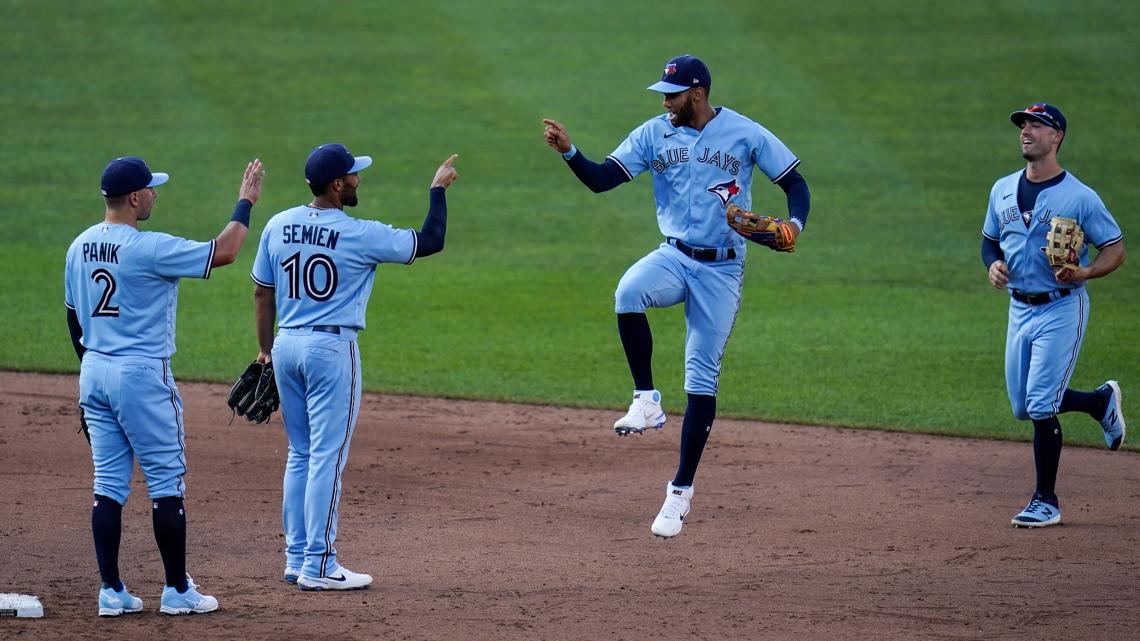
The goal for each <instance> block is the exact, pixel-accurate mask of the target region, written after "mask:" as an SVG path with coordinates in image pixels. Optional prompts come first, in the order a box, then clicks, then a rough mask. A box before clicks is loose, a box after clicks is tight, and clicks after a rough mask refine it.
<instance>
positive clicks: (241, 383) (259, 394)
mask: <svg viewBox="0 0 1140 641" xmlns="http://www.w3.org/2000/svg"><path fill="white" fill-rule="evenodd" d="M226 404H227V405H229V406H230V409H231V410H233V412H234V414H235V415H237V416H244V417H245V418H246V420H248V421H251V422H253V423H265V422H268V421H269V417H270V416H272V415H273V412H276V411H277V408H278V407H280V406H281V397H280V396H278V394H277V381H276V380H275V379H274V377H273V363H265V364H264V365H263V364H261V363H258V362H253V363H250V364H249V367H247V368H245V371H244V372H242V374H241V376H239V377H238V379H237V382H236V383H234V386H233V388H231V389H230V396H229V398H228V399H226Z"/></svg>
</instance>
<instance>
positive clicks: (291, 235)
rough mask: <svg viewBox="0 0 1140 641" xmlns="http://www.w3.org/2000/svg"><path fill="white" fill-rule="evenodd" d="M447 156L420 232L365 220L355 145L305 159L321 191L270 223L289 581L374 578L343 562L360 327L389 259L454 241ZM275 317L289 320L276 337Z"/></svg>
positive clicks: (269, 346)
mask: <svg viewBox="0 0 1140 641" xmlns="http://www.w3.org/2000/svg"><path fill="white" fill-rule="evenodd" d="M456 158H457V156H452V157H450V158H448V159H447V160H446V161H445V162H444V163H443V164H442V165H440V166H439V169H437V170H436V172H435V177H434V178H433V179H432V183H431V190H430V193H429V202H430V204H429V207H428V213H427V217H426V218H425V219H424V224H423V227H422V228H421V229H420V231H419V233H416V232H415V231H414V230H411V229H395V228H393V227H390V226H388V225H385V224H384V223H380V222H377V221H373V220H360V219H357V218H353V217H351V216H349V215H348V214H346V213H345V212H344V210H345V209H346V208H348V207H355V206H356V204H357V196H356V190H357V187H358V186H359V185H360V176H359V175H358V172H360V171H363V170H364V169H367V168H368V167H369V166H370V165H371V164H372V159H371V158H370V157H368V156H355V157H354V156H353V155H352V154H351V153H349V151H348V149H347V148H345V146H344V145H338V144H330V145H322V146H320V147H317V148H316V149H314V150H313V151H312V153H311V154H309V158H308V160H307V161H306V162H305V181H306V182H308V183H309V189H310V191H312V193H313V200H312V202H310V203H309V204H308V205H301V206H299V207H294V208H292V209H287V210H285V211H283V212H281V213H279V214H277V215H276V216H274V217H273V218H271V219H270V220H269V222H268V223H267V224H266V226H265V230H264V231H263V232H262V234H261V245H260V247H259V248H258V252H257V257H256V258H255V259H254V263H253V273H252V274H251V275H252V277H253V281H254V283H256V286H255V288H254V313H255V316H256V323H257V340H258V343H259V345H260V348H261V352H260V353H259V354H258V356H257V361H258V362H260V363H269V362H272V363H273V366H274V373H275V375H276V379H277V389H278V391H279V392H280V395H281V415H282V418H283V420H284V422H285V433H286V435H287V436H288V438H289V456H288V460H287V461H286V464H285V480H284V492H283V494H284V497H283V500H282V509H281V518H282V523H283V526H284V530H285V572H284V579H285V581H287V582H289V583H296V584H297V586H298V587H300V588H301V589H302V590H357V589H360V588H366V587H368V586H369V585H370V584H371V583H372V577H371V576H369V575H368V574H362V573H357V572H353V571H351V570H349V569H348V568H346V567H344V566H342V565H340V563H338V559H337V554H336V547H335V546H334V543H335V542H336V535H337V524H338V521H339V519H340V515H339V513H338V507H339V505H340V495H341V490H342V488H343V485H344V478H343V475H344V468H345V465H346V464H347V462H348V450H349V445H350V444H351V443H352V434H353V430H354V429H355V427H356V419H357V417H358V416H359V414H360V389H361V388H360V377H361V374H360V352H359V351H358V349H357V346H356V335H357V332H358V331H360V330H362V329H364V310H365V309H366V308H367V307H368V297H369V296H370V295H371V293H372V283H373V280H374V279H375V277H376V266H377V265H378V264H380V263H402V264H405V265H410V264H411V263H412V261H414V260H415V259H417V258H420V257H422V256H430V255H432V254H435V253H437V252H439V251H441V250H442V249H443V241H444V235H445V233H446V231H447V201H446V199H445V196H444V192H445V191H446V189H447V187H448V186H449V185H451V183H452V182H454V181H455V179H456V178H457V177H458V174H457V173H456V171H455V168H454V167H452V166H451V165H452V163H453V162H454V161H455V159H456ZM274 322H276V323H277V325H278V326H279V330H278V332H277V337H276V338H274V336H273V325H274Z"/></svg>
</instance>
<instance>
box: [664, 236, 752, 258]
mask: <svg viewBox="0 0 1140 641" xmlns="http://www.w3.org/2000/svg"><path fill="white" fill-rule="evenodd" d="M668 243H669V244H670V245H672V246H674V247H676V248H677V249H679V250H681V253H682V254H684V255H686V256H688V257H689V258H692V259H693V260H699V261H701V262H702V263H709V262H712V261H714V260H716V255H717V252H718V251H719V250H718V249H717V248H716V247H689V246H688V245H686V244H685V243H682V242H681V241H680V240H677V239H676V238H670V239H668ZM724 258H725V260H732V259H734V258H736V250H735V249H733V248H732V247H729V248H728V249H726V250H724Z"/></svg>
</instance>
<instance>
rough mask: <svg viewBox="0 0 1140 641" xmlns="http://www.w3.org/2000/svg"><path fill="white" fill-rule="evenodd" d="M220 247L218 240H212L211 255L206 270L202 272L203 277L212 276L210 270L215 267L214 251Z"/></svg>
mask: <svg viewBox="0 0 1140 641" xmlns="http://www.w3.org/2000/svg"><path fill="white" fill-rule="evenodd" d="M217 249H218V241H217V240H211V241H210V256H209V257H208V258H207V259H206V271H205V273H203V274H202V278H209V277H210V270H211V269H213V268H214V252H215V251H217Z"/></svg>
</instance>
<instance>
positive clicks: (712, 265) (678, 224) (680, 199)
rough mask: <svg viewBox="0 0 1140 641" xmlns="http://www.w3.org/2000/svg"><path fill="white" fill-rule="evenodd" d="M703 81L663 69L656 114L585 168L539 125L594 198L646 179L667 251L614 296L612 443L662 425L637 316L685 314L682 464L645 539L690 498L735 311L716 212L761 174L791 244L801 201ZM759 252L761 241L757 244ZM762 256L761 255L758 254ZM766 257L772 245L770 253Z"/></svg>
mask: <svg viewBox="0 0 1140 641" xmlns="http://www.w3.org/2000/svg"><path fill="white" fill-rule="evenodd" d="M711 87H712V77H711V75H710V74H709V70H708V67H706V66H705V64H704V63H703V62H701V61H700V60H699V59H697V58H695V57H693V56H689V55H684V56H678V57H676V58H673V59H672V60H670V61H669V62H668V63H667V64H666V65H665V71H664V73H663V74H662V76H661V80H660V82H657V83H656V84H653V85H651V86H650V87H649V89H650V90H651V91H656V92H659V93H661V94H664V99H663V101H662V105H663V106H664V108H665V111H666V113H664V114H662V115H660V116H657V117H655V118H652V119H650V120H648V121H647V122H645V123H644V124H642V125H641V126H640V127H638V128H636V129H634V130H633V132H632V133H630V134H629V136H628V137H627V138H626V139H625V141H624V142H622V143H621V144H620V145H618V148H617V149H616V150H615V151H614V152H613V153H612V154H610V155H609V156H608V157H607V158H606V159H605V161H604V162H603V163H600V164H599V163H595V162H593V161H591V160H589V159H587V158H586V157H585V155H583V154H582V152H580V151H579V150H578V148H577V147H575V146H574V145H573V144H572V143H571V142H570V136H569V134H568V133H567V132H566V128H565V127H563V126H562V125H561V124H560V123H558V122H555V121H553V120H544V121H543V122H544V123H545V124H546V129H545V137H546V144H548V145H549V146H550V147H552V148H553V149H555V150H557V151H558V152H559V153H561V154H562V157H563V158H564V159H565V160H566V163H567V165H569V167H570V169H571V171H573V172H574V175H575V176H577V177H578V179H579V180H581V181H582V183H583V184H585V185H586V186H587V187H589V188H590V190H592V191H593V192H595V193H600V192H603V191H608V190H610V189H613V188H614V187H617V186H618V185H621V184H622V183H625V182H628V181H630V180H633V179H634V178H635V177H637V176H638V175H639V174H641V173H643V172H645V171H650V172H652V176H653V193H654V197H655V200H656V204H657V224H658V226H659V227H660V229H661V233H662V235H664V236H665V242H663V243H661V245H660V246H658V247H657V249H655V250H653V251H652V252H650V253H649V255H647V256H645V257H644V258H642V259H641V260H639V261H637V263H635V264H634V265H633V266H632V267H630V268H629V269H628V270H627V271H626V273H625V275H624V276H623V277H622V279H621V281H620V282H619V283H618V287H617V292H616V293H615V295H614V296H615V299H616V311H617V322H618V334H619V336H620V337H621V342H622V346H623V347H624V348H625V355H626V359H627V360H628V362H629V369H630V373H631V374H632V375H633V384H634V392H633V402H632V403H631V404H630V406H629V412H628V413H627V414H626V415H625V416H623V417H622V418H620V419H618V421H617V422H616V423H615V424H614V431H615V432H617V433H618V434H619V435H622V436H624V435H628V434H640V433H642V432H644V431H645V430H646V429H650V428H652V429H660V428H661V427H662V426H663V425H664V424H665V420H666V419H665V412H664V411H663V410H662V409H661V394H660V392H658V391H657V390H656V389H655V388H654V385H653V373H652V364H651V356H652V352H653V338H652V335H651V333H650V329H649V322H648V320H647V318H646V315H645V310H646V309H647V308H650V307H670V306H672V305H676V304H678V303H681V302H684V303H685V322H686V326H687V332H686V337H685V392H686V393H687V394H688V397H689V398H688V405H687V407H686V409H685V419H684V423H683V425H682V428H681V447H680V462H679V464H678V467H677V473H676V475H675V476H674V477H673V480H672V482H670V483H667V484H666V488H665V497H666V498H665V503H664V505H663V506H662V508H661V511H660V512H659V513H658V515H657V518H656V519H654V521H653V525H652V526H651V528H650V530H651V531H652V532H653V534H655V535H657V536H662V537H671V536H675V535H677V534H679V533H680V532H681V526H682V524H683V521H684V519H685V516H686V515H687V514H688V512H689V507H690V501H691V499H692V496H693V477H694V475H695V474H696V470H697V465H698V463H699V462H700V458H701V454H702V452H703V451H704V447H705V443H706V442H707V440H708V437H709V432H710V430H711V429H712V424H713V419H714V418H715V415H716V393H717V386H718V383H719V377H720V366H721V359H722V357H723V356H724V349H725V346H726V345H727V343H728V337H729V335H730V334H731V333H732V327H733V324H734V323H735V321H736V313H737V311H738V310H739V308H740V295H741V290H742V288H743V284H744V256H745V242H744V240H745V239H744V238H743V237H742V236H740V235H738V234H737V233H736V232H735V231H734V230H733V229H732V228H731V227H729V226H728V224H727V222H726V219H725V207H726V206H727V205H728V204H729V202H735V203H736V204H737V205H739V206H740V207H742V208H743V209H751V205H752V170H753V168H757V169H759V170H760V171H761V172H763V173H764V175H765V176H767V177H768V179H769V180H771V181H772V182H774V183H776V184H778V185H779V186H780V187H781V188H782V189H783V190H784V192H785V194H786V195H787V201H788V212H789V217H790V218H791V221H792V222H793V223H794V227H795V230H794V232H793V233H794V234H796V235H797V236H798V235H799V233H800V231H802V230H803V227H804V224H805V223H806V222H807V216H808V209H809V201H810V196H809V192H808V187H807V183H806V182H805V181H804V179H803V177H802V176H800V174H799V172H797V171H796V166H797V165H798V164H799V159H797V158H796V157H795V155H793V154H792V152H791V151H789V150H788V148H787V147H786V146H785V145H784V143H782V142H781V141H780V140H779V139H778V138H776V136H775V135H773V134H772V133H771V132H769V131H768V130H767V129H765V128H764V127H762V126H760V125H759V124H757V123H756V122H753V121H752V120H749V119H748V118H746V117H745V116H742V115H741V114H738V113H736V112H735V111H732V110H731V109H729V108H727V107H716V108H713V107H711V106H710V104H709V91H710V89H711ZM756 240H757V242H761V241H760V239H756ZM762 244H767V242H763V243H762ZM769 246H771V245H769Z"/></svg>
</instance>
